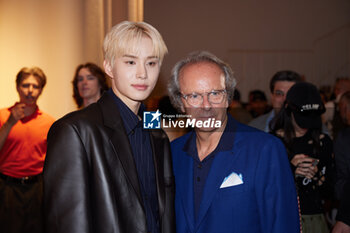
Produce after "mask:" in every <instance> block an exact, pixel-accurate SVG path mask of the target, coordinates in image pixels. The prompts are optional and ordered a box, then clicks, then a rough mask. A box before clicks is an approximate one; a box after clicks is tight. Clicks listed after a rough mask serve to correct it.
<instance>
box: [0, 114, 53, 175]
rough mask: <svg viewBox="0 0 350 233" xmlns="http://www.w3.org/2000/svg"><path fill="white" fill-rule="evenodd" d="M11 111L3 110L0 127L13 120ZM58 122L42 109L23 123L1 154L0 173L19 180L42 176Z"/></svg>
mask: <svg viewBox="0 0 350 233" xmlns="http://www.w3.org/2000/svg"><path fill="white" fill-rule="evenodd" d="M11 108H12V107H10V108H5V109H1V110H0V127H2V125H3V124H4V123H5V122H6V121H7V119H8V117H9V116H10V113H11ZM54 121H55V120H54V118H52V117H51V116H50V115H48V114H46V113H43V112H42V111H40V110H39V109H38V108H37V109H36V111H35V112H34V113H33V114H32V115H30V116H27V117H25V118H23V119H21V120H19V121H18V122H17V123H16V124H15V125H14V126H13V127H12V129H11V131H10V133H9V135H8V137H7V139H6V141H5V143H4V146H3V148H2V149H1V150H0V172H1V173H2V174H5V175H8V176H12V177H17V178H20V177H25V176H34V175H37V174H39V173H42V171H43V166H44V160H45V156H46V148H47V144H46V139H47V133H48V131H49V129H50V127H51V125H52V123H53V122H54Z"/></svg>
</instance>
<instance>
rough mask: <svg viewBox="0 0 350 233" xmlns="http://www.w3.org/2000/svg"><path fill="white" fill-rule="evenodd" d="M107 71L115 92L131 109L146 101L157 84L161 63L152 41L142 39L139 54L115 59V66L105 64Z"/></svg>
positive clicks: (138, 49) (130, 54)
mask: <svg viewBox="0 0 350 233" xmlns="http://www.w3.org/2000/svg"><path fill="white" fill-rule="evenodd" d="M104 66H105V71H106V73H107V74H108V75H109V76H110V77H111V79H112V90H113V92H114V93H115V94H116V95H117V96H118V97H119V98H120V99H121V100H122V101H123V102H124V103H125V104H126V105H127V106H128V107H129V108H130V109H133V106H135V105H138V104H139V103H140V102H141V101H143V100H145V99H146V98H147V97H148V96H149V95H150V94H151V92H152V90H153V88H154V86H155V85H156V83H157V79H158V75H159V71H160V63H159V58H158V57H157V56H156V55H155V54H154V49H153V44H152V40H151V39H150V38H149V37H146V36H144V37H142V39H141V40H140V41H139V44H138V46H137V52H136V51H131V52H127V53H126V54H122V55H118V56H116V57H115V60H114V64H113V66H111V64H109V62H107V61H105V62H104Z"/></svg>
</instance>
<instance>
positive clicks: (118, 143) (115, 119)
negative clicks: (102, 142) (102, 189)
mask: <svg viewBox="0 0 350 233" xmlns="http://www.w3.org/2000/svg"><path fill="white" fill-rule="evenodd" d="M98 103H99V105H100V107H101V111H102V117H103V120H104V124H105V125H106V126H107V127H109V128H111V129H112V130H113V135H112V136H111V138H110V143H111V145H112V147H113V148H114V151H115V155H116V156H117V157H118V159H119V160H120V162H121V164H122V166H123V168H124V171H125V174H126V176H127V178H128V180H129V181H130V183H131V185H132V187H133V188H134V190H135V192H136V194H137V197H138V198H139V201H140V202H141V203H143V202H142V198H141V191H140V185H139V180H138V176H137V171H136V165H135V161H134V157H133V155H132V150H131V146H130V143H129V140H128V136H127V135H126V132H125V129H124V125H123V122H122V119H121V116H120V113H119V111H118V109H117V107H116V104H115V103H114V102H113V99H112V98H111V97H110V96H109V95H108V93H105V94H104V95H103V96H102V97H101V98H100V100H99V101H98Z"/></svg>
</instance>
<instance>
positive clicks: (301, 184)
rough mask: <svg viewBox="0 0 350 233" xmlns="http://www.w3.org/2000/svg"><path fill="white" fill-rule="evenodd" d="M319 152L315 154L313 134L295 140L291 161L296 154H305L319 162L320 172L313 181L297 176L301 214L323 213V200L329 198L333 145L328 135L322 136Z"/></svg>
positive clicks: (290, 155)
mask: <svg viewBox="0 0 350 233" xmlns="http://www.w3.org/2000/svg"><path fill="white" fill-rule="evenodd" d="M319 143H320V145H319V152H318V153H315V149H314V145H313V144H312V137H311V133H310V132H309V131H308V132H307V133H306V134H305V135H304V136H302V137H296V138H294V139H293V142H292V146H291V147H290V148H292V149H291V150H292V151H291V152H290V154H289V155H288V156H289V160H292V158H293V157H294V156H295V155H296V154H305V155H308V156H310V157H312V158H316V159H318V160H319V163H318V164H317V168H318V172H317V174H316V175H315V176H314V178H313V179H308V178H306V177H302V176H295V182H296V186H297V191H298V195H299V200H300V209H301V214H306V215H307V214H320V213H323V212H324V211H323V205H322V200H323V199H324V198H325V197H327V196H329V195H330V193H329V192H331V188H330V187H329V186H330V185H331V182H332V178H331V176H332V175H333V166H332V165H333V162H332V160H333V158H332V153H333V144H332V140H331V139H330V137H329V136H328V135H326V134H321V136H320V142H319Z"/></svg>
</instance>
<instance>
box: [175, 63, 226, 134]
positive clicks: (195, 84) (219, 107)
mask: <svg viewBox="0 0 350 233" xmlns="http://www.w3.org/2000/svg"><path fill="white" fill-rule="evenodd" d="M179 84H180V91H181V93H182V94H183V95H189V94H194V93H196V94H201V95H203V102H202V104H201V105H199V106H198V107H193V106H191V105H190V104H189V103H188V102H187V101H186V100H185V99H184V98H181V99H182V103H183V106H184V109H183V111H185V112H186V114H187V115H191V118H196V119H197V120H201V121H205V120H207V119H208V118H215V120H220V121H221V122H222V126H224V125H225V123H226V119H227V115H226V113H227V107H228V100H227V98H226V96H225V97H224V100H223V101H222V102H221V103H218V104H214V103H211V102H209V100H208V95H207V93H210V92H212V91H220V90H225V76H224V74H223V72H222V70H221V69H220V68H219V67H218V66H217V65H216V64H213V63H210V62H200V63H197V64H190V65H187V66H185V67H184V68H183V70H182V71H181V74H180V78H179ZM199 130H203V131H212V130H215V128H201V129H199Z"/></svg>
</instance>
